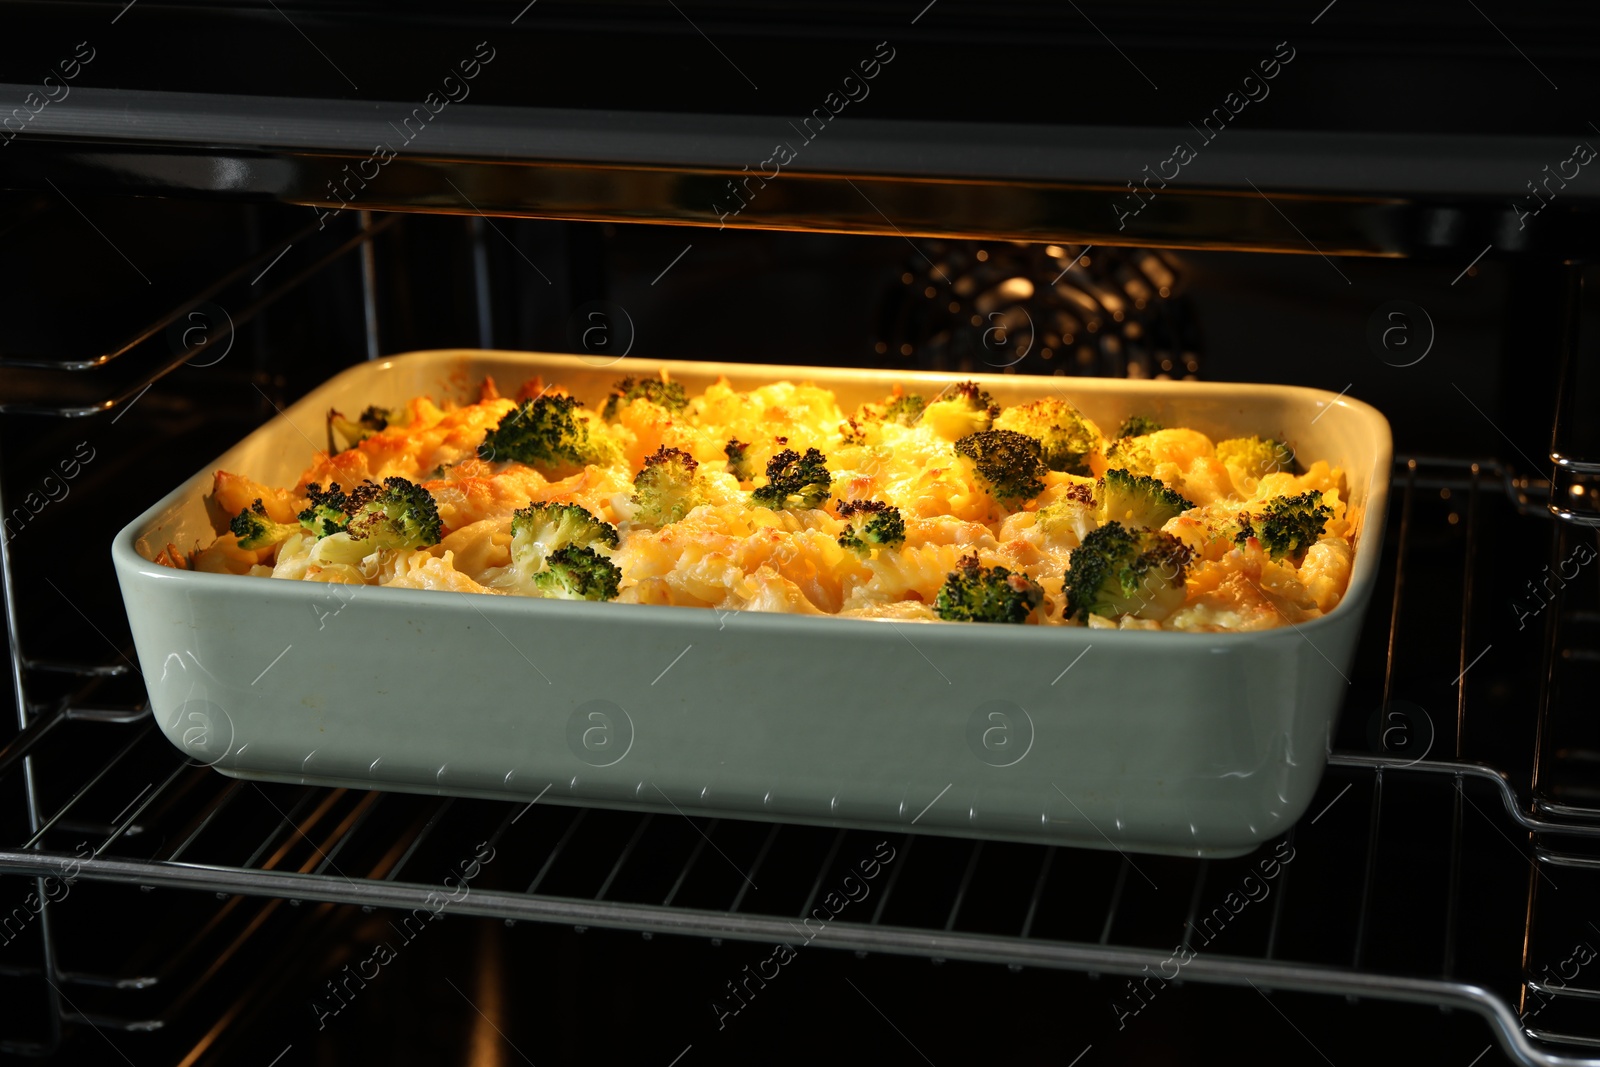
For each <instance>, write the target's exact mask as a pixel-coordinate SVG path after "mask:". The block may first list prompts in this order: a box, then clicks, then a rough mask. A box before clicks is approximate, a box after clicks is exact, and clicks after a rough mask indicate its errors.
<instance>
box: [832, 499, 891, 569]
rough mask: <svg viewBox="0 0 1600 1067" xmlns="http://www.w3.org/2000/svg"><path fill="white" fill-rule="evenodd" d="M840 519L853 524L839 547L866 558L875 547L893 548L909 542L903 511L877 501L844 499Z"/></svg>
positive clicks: (843, 535)
mask: <svg viewBox="0 0 1600 1067" xmlns="http://www.w3.org/2000/svg"><path fill="white" fill-rule="evenodd" d="M839 517H840V518H841V519H844V520H846V521H847V522H849V523H850V525H849V527H848V528H847V529H846V530H845V531H844V532H843V533H841V534H840V535H839V545H840V547H842V548H848V549H849V550H850V551H852V552H854V553H855V554H856V555H858V556H861V557H862V558H866V557H868V556H871V555H872V550H873V548H874V547H878V548H894V547H895V546H896V545H903V544H905V541H906V520H905V519H903V518H901V517H900V509H899V508H897V507H895V506H894V505H893V504H885V503H883V502H882V501H878V500H841V501H840V502H839Z"/></svg>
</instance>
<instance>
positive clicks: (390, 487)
mask: <svg viewBox="0 0 1600 1067" xmlns="http://www.w3.org/2000/svg"><path fill="white" fill-rule="evenodd" d="M307 488H308V489H309V488H311V487H309V486H308V487H307ZM345 507H346V511H347V514H348V517H349V523H348V525H346V526H345V528H344V529H343V530H337V531H334V532H333V533H330V534H327V535H323V536H321V537H320V539H319V540H318V541H317V544H316V547H315V548H314V549H313V550H312V551H313V554H314V555H315V557H316V559H317V560H318V561H319V562H325V563H352V564H353V563H358V562H360V561H361V560H362V559H363V558H365V557H367V556H370V555H372V554H373V553H374V552H384V551H394V550H409V549H417V548H426V547H427V546H429V545H436V544H438V543H439V537H440V535H441V534H442V533H443V524H442V523H441V522H440V521H439V507H438V505H437V504H435V503H434V500H433V497H432V496H431V495H430V494H429V493H428V491H427V490H426V489H424V488H422V486H420V485H417V484H416V483H415V482H409V481H407V480H406V479H404V478H393V477H391V478H385V479H384V480H383V484H382V485H379V484H378V483H377V482H370V481H368V482H362V483H361V484H360V485H358V486H356V487H355V488H354V489H352V490H351V491H350V495H349V497H348V498H347V499H346V501H345ZM308 510H312V511H313V515H314V516H315V510H314V509H308ZM303 514H304V513H302V515H303ZM302 521H303V520H302ZM313 521H314V522H315V521H318V520H316V519H315V518H314V519H313ZM313 532H316V531H315V530H313Z"/></svg>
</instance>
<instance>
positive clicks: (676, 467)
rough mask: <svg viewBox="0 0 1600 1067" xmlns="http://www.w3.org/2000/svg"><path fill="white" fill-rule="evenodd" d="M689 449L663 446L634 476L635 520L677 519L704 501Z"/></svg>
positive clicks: (655, 522) (644, 522) (658, 523)
mask: <svg viewBox="0 0 1600 1067" xmlns="http://www.w3.org/2000/svg"><path fill="white" fill-rule="evenodd" d="M699 466H700V464H699V463H698V462H697V461H696V460H695V458H694V457H693V456H691V455H689V453H687V452H685V451H683V450H682V449H678V448H667V447H666V446H662V447H661V448H658V449H656V450H655V452H654V453H653V454H652V455H651V456H650V457H649V458H647V459H646V460H645V461H644V466H643V467H641V468H640V469H639V473H638V474H636V475H634V477H633V503H634V512H633V521H634V522H637V523H639V524H640V525H643V526H665V525H667V524H668V523H671V522H677V521H678V520H679V519H681V518H683V517H684V516H685V515H687V514H689V512H690V511H693V510H694V509H695V508H697V507H699V506H700V505H701V504H704V503H705V491H704V486H703V485H702V484H701V480H700V476H699V475H698V474H696V473H695V468H697V467H699Z"/></svg>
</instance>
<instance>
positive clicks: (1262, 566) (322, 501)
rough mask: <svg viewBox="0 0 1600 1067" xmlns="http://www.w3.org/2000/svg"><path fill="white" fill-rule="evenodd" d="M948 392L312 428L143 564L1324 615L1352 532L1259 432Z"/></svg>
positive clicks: (481, 587)
mask: <svg viewBox="0 0 1600 1067" xmlns="http://www.w3.org/2000/svg"><path fill="white" fill-rule="evenodd" d="M1146 414H1147V413H1142V412H1138V411H1129V412H1126V413H1125V416H1126V417H1125V419H1124V420H1123V421H1122V422H1121V424H1120V425H1117V426H1115V427H1113V426H1107V427H1105V428H1104V429H1102V427H1100V426H1099V425H1096V424H1095V423H1094V422H1093V421H1091V420H1090V419H1089V418H1087V417H1086V416H1085V415H1084V414H1083V413H1082V412H1081V411H1079V410H1078V408H1077V407H1076V406H1075V405H1073V404H1072V403H1071V402H1070V400H1068V399H1067V398H1066V397H1064V396H1062V397H1049V398H1045V399H1039V400H1034V401H1031V402H1029V403H1024V404H1018V405H1014V406H1009V407H1002V406H1001V405H999V404H997V403H995V402H994V401H993V399H992V398H991V397H990V396H989V395H988V394H987V393H986V392H985V391H984V390H983V389H981V388H980V387H979V386H978V385H976V384H974V383H971V382H965V383H959V384H955V385H952V386H949V387H947V388H946V389H945V390H944V391H943V392H941V393H939V394H937V395H933V396H921V395H916V394H912V393H908V392H905V391H903V390H901V389H899V388H896V389H895V390H894V392H893V393H891V394H890V395H887V396H884V397H883V398H881V400H879V401H878V402H875V403H867V404H862V405H860V406H859V407H857V408H856V409H855V410H853V411H847V410H844V409H842V408H841V406H840V404H839V402H838V400H837V398H836V396H835V394H834V393H833V392H831V391H830V390H828V389H824V388H820V387H818V386H816V385H812V384H809V383H805V382H791V381H777V382H772V383H770V384H766V385H762V386H760V387H758V388H753V389H749V390H747V391H740V390H736V389H734V388H733V387H732V386H731V385H730V383H729V382H728V381H727V380H726V379H722V380H719V381H717V382H716V383H714V384H712V385H710V386H709V387H707V388H706V389H705V390H704V391H703V392H700V393H698V394H690V393H689V392H688V391H687V390H686V389H685V388H684V386H683V385H682V384H681V383H679V382H677V381H674V380H672V379H671V378H670V377H669V376H668V375H667V374H666V373H662V374H661V375H659V376H657V377H646V378H633V377H630V378H624V379H622V380H621V381H619V382H617V383H616V384H615V385H614V386H613V387H612V389H611V391H610V393H609V395H608V396H607V397H606V398H605V399H604V401H603V402H602V403H601V404H599V405H598V406H597V407H590V406H586V405H584V404H583V403H581V402H580V401H579V400H578V399H577V398H576V397H573V396H571V395H570V394H568V393H567V392H566V391H565V390H564V389H563V388H561V386H560V385H559V384H553V383H546V382H544V381H542V380H541V379H538V378H535V379H533V380H531V381H529V382H526V383H524V384H523V385H522V386H521V388H520V389H518V390H517V391H516V392H515V394H514V395H512V396H502V395H501V394H500V392H499V390H498V388H497V387H496V384H495V383H494V382H493V380H485V381H484V382H483V383H482V386H481V389H480V397H479V399H478V400H477V402H475V403H449V402H443V403H435V402H434V401H433V400H432V399H430V398H428V397H426V396H418V397H415V398H413V399H412V400H411V401H410V402H409V403H408V404H407V405H406V406H405V407H404V408H403V409H396V410H383V409H379V408H376V407H373V408H369V409H367V410H366V411H365V412H363V413H361V414H360V415H359V416H358V417H355V418H351V417H347V416H346V415H345V414H343V413H341V412H338V411H333V412H330V413H329V416H328V430H329V450H328V452H326V453H319V454H318V455H317V457H316V460H315V461H314V462H313V463H312V464H311V466H310V467H309V468H308V469H307V470H306V471H305V472H304V473H303V474H302V475H301V477H300V479H299V481H298V482H297V483H296V484H295V485H293V486H289V487H274V486H268V485H263V484H259V483H257V482H255V481H252V480H251V479H249V478H247V477H245V476H243V475H241V474H238V473H234V472H229V471H221V470H219V471H217V472H216V474H215V482H214V486H213V494H212V500H213V502H214V504H215V505H216V510H215V513H216V514H218V515H220V516H222V517H223V520H224V521H225V522H226V524H227V527H226V529H223V530H221V532H219V533H218V535H217V536H216V539H215V540H214V541H213V542H212V543H211V544H210V545H209V546H204V547H200V546H197V547H196V548H195V550H194V551H192V552H189V553H181V552H179V551H178V550H177V549H175V548H173V547H171V546H169V548H168V550H167V551H166V552H165V553H163V554H162V556H161V558H160V562H163V563H166V564H168V565H171V566H178V567H188V568H194V569H198V570H207V571H218V572H228V573H233V574H239V575H255V576H260V577H271V578H279V579H289V580H295V581H310V582H325V583H339V584H350V585H369V586H370V585H380V586H388V587H392V588H403V589H435V590H452V591H456V592H463V593H473V594H487V595H511V596H532V597H541V598H557V599H568V600H604V601H618V602H624V603H638V604H656V605H676V606H682V607H699V608H713V609H717V610H719V611H775V612H791V613H796V614H805V615H840V616H849V617H855V618H870V619H887V620H895V621H934V622H937V621H956V622H991V623H1010V624H1028V625H1044V626H1089V627H1117V628H1124V629H1129V628H1133V629H1160V630H1190V631H1219V630H1259V629H1266V628H1269V627H1273V626H1279V625H1284V624H1286V623H1294V624H1298V623H1301V622H1304V621H1306V620H1308V619H1314V618H1317V617H1318V616H1320V615H1322V614H1324V613H1326V612H1328V611H1331V610H1332V609H1333V608H1334V607H1335V606H1336V605H1337V604H1338V603H1339V601H1340V599H1341V598H1342V597H1343V596H1344V594H1345V590H1346V587H1347V585H1348V583H1349V580H1350V568H1351V559H1352V549H1353V544H1354V541H1355V539H1356V537H1357V534H1358V532H1359V531H1358V529H1357V526H1358V524H1359V516H1357V515H1356V514H1354V512H1353V510H1352V509H1350V508H1349V507H1348V505H1347V502H1346V499H1345V497H1346V492H1347V491H1346V486H1345V481H1344V476H1343V474H1342V472H1341V471H1340V470H1339V469H1338V468H1336V467H1332V466H1330V465H1329V463H1328V462H1327V461H1326V460H1323V459H1312V460H1310V461H1309V462H1307V461H1306V458H1305V457H1301V456H1297V455H1296V454H1295V452H1294V449H1293V447H1292V445H1291V444H1290V443H1289V442H1288V441H1286V440H1283V439H1282V438H1283V436H1284V435H1283V434H1282V433H1281V431H1279V430H1278V429H1277V428H1275V427H1244V428H1241V430H1242V431H1244V432H1243V433H1242V434H1241V436H1238V437H1233V438H1227V439H1222V440H1217V441H1213V440H1212V439H1211V438H1209V437H1207V436H1206V435H1204V434H1202V433H1200V432H1198V431H1196V430H1193V429H1186V428H1183V427H1178V426H1161V425H1158V424H1156V423H1155V422H1153V421H1152V420H1151V419H1149V418H1147V417H1145V416H1146Z"/></svg>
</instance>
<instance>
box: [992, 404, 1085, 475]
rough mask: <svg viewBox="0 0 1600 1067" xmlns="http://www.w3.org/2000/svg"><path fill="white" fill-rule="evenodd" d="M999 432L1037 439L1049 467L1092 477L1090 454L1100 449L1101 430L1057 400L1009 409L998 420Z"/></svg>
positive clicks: (1070, 406)
mask: <svg viewBox="0 0 1600 1067" xmlns="http://www.w3.org/2000/svg"><path fill="white" fill-rule="evenodd" d="M994 427H995V429H997V430H1015V431H1016V432H1017V433H1025V434H1027V435H1028V436H1029V437H1032V438H1036V439H1037V440H1038V441H1039V444H1040V447H1041V448H1042V450H1043V455H1044V462H1045V466H1047V467H1049V468H1050V469H1051V470H1053V471H1064V472H1066V473H1067V474H1080V475H1088V474H1089V473H1090V471H1089V464H1088V459H1089V455H1090V454H1091V453H1092V452H1094V451H1095V450H1096V449H1098V448H1099V447H1100V444H1101V442H1100V431H1099V429H1097V428H1096V427H1095V424H1094V423H1092V422H1090V421H1089V420H1088V419H1086V418H1084V417H1083V412H1081V411H1079V410H1078V409H1077V408H1075V407H1073V406H1072V405H1071V404H1069V403H1067V402H1066V401H1065V400H1059V399H1057V398H1055V397H1045V398H1044V399H1042V400H1035V401H1033V402H1032V403H1028V404H1018V405H1017V406H1015V407H1009V408H1006V409H1005V410H1004V411H1002V412H1001V413H1000V417H999V418H997V419H995V420H994Z"/></svg>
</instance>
